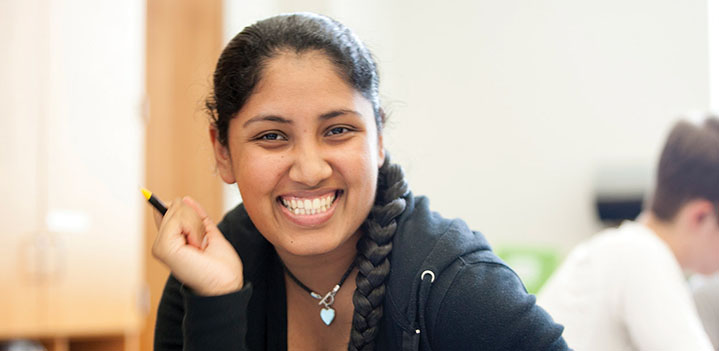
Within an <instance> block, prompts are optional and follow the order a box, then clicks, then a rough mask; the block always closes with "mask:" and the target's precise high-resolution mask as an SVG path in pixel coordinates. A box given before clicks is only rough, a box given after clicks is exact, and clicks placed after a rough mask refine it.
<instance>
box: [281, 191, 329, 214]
mask: <svg viewBox="0 0 719 351" xmlns="http://www.w3.org/2000/svg"><path fill="white" fill-rule="evenodd" d="M281 200H282V204H283V205H284V206H285V207H286V208H287V209H288V210H289V211H290V212H292V213H294V214H295V215H305V214H307V215H313V214H317V213H324V212H327V210H329V208H330V206H332V203H333V201H334V200H335V194H334V193H332V194H330V195H329V196H325V197H321V198H319V197H318V198H314V199H311V200H310V199H304V200H302V199H297V198H292V199H289V200H288V199H284V198H282V199H281Z"/></svg>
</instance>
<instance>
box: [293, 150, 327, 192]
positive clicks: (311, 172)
mask: <svg viewBox="0 0 719 351" xmlns="http://www.w3.org/2000/svg"><path fill="white" fill-rule="evenodd" d="M330 175H332V166H330V164H329V163H328V162H327V160H326V159H325V157H323V155H322V152H321V150H320V149H319V147H318V146H316V145H302V146H300V147H299V148H298V149H296V150H295V157H294V162H293V164H292V167H291V168H290V179H291V180H292V181H294V182H297V183H301V184H304V185H306V186H308V187H314V186H317V185H319V184H320V183H321V182H322V181H323V180H325V179H327V178H329V177H330Z"/></svg>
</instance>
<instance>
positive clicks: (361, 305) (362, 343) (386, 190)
mask: <svg viewBox="0 0 719 351" xmlns="http://www.w3.org/2000/svg"><path fill="white" fill-rule="evenodd" d="M408 192H409V189H408V186H407V183H406V182H405V180H404V172H403V171H402V168H401V167H400V166H399V165H397V164H393V163H390V161H389V155H387V157H386V158H385V161H384V164H383V165H382V167H381V168H380V170H379V176H378V180H377V197H376V199H375V205H374V207H373V208H372V211H371V213H370V215H369V217H368V218H367V220H366V221H365V223H364V235H363V236H362V238H360V240H359V242H358V243H357V267H358V269H359V272H358V273H357V289H356V290H355V292H354V295H353V296H352V303H353V304H354V315H353V316H352V331H351V334H350V342H349V350H352V351H354V350H373V349H374V341H375V338H376V337H377V333H378V330H379V323H380V320H381V319H382V314H383V310H382V305H383V302H384V294H385V280H386V278H387V276H388V275H389V271H390V262H389V254H390V252H391V251H392V237H393V236H394V233H395V231H396V230H397V221H396V218H397V217H399V215H400V214H402V212H404V209H405V207H406V202H405V199H404V198H403V196H405V195H407V193H408Z"/></svg>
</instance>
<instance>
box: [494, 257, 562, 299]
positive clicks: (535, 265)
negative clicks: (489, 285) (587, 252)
mask: <svg viewBox="0 0 719 351" xmlns="http://www.w3.org/2000/svg"><path fill="white" fill-rule="evenodd" d="M495 252H496V253H497V256H499V257H500V258H501V259H502V260H504V262H506V263H507V264H508V265H509V266H510V267H512V269H513V270H514V271H515V272H517V275H519V277H520V278H521V279H522V282H523V283H524V286H525V287H526V288H527V291H528V292H529V293H530V294H536V293H537V292H538V291H539V289H541V288H542V285H544V283H545V282H546V281H547V279H549V277H550V276H551V275H552V273H553V272H554V270H555V269H557V266H559V261H560V259H559V253H558V252H557V251H556V250H554V249H551V248H547V247H534V246H502V247H498V248H497V249H496V250H495Z"/></svg>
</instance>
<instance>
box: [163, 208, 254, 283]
mask: <svg viewBox="0 0 719 351" xmlns="http://www.w3.org/2000/svg"><path fill="white" fill-rule="evenodd" d="M155 223H156V224H157V225H158V234H157V237H156V238H155V243H154V244H153V245H152V255H153V256H155V257H156V258H157V259H159V260H160V261H162V262H163V263H165V264H166V265H167V266H168V267H169V268H170V270H171V271H172V274H173V275H174V276H175V277H176V278H177V279H178V280H179V281H180V282H182V283H183V284H184V285H185V286H187V287H189V288H190V289H192V291H193V292H195V293H196V294H199V295H205V296H213V295H223V294H227V293H231V292H235V291H238V290H240V289H241V288H242V286H243V279H242V261H241V260H240V256H239V255H238V254H237V251H235V249H234V248H233V247H232V245H231V244H230V242H229V241H227V239H225V237H224V236H223V235H222V233H221V232H220V230H219V229H217V226H216V225H215V223H214V222H213V221H212V220H211V219H210V218H209V217H208V216H207V213H205V211H204V210H203V209H202V207H200V205H199V204H198V203H197V202H195V200H193V199H192V198H190V197H187V196H186V197H184V198H182V199H179V198H178V199H176V200H175V201H172V203H170V205H169V207H168V209H167V213H165V216H164V217H163V216H161V215H160V214H159V213H155Z"/></svg>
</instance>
